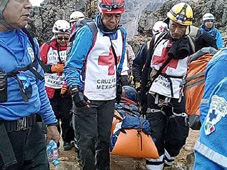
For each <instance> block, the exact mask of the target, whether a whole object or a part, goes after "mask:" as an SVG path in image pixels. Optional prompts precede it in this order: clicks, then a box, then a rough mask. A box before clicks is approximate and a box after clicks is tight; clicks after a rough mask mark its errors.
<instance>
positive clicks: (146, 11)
mask: <svg viewBox="0 0 227 170" xmlns="http://www.w3.org/2000/svg"><path fill="white" fill-rule="evenodd" d="M177 2H180V1H178V0H176V1H174V0H171V1H167V0H151V1H147V0H140V1H138V0H126V12H125V13H124V15H123V16H122V20H121V24H122V25H123V26H124V27H125V28H126V29H127V31H128V38H129V41H130V42H129V43H130V44H133V47H134V49H135V52H137V51H138V48H139V46H140V44H141V43H143V42H144V41H146V40H147V39H148V38H150V34H149V33H150V28H151V27H152V26H153V24H154V23H155V22H156V21H157V20H164V19H165V18H166V13H167V12H168V11H169V10H170V8H171V7H172V6H173V5H174V4H176V3H177ZM181 2H182V1H181ZM186 2H187V1H186ZM188 3H189V4H190V5H191V6H192V8H193V11H194V17H195V20H194V23H193V24H194V25H195V26H200V25H201V24H202V20H201V18H202V16H203V14H205V13H206V12H211V13H213V14H214V16H215V17H216V23H215V24H216V27H217V28H218V29H220V30H221V32H222V34H223V39H224V41H226V39H227V36H226V34H225V30H226V29H227V26H226V23H227V4H226V3H225V0H194V1H188ZM75 10H80V11H83V12H84V13H85V14H86V16H87V17H90V18H94V16H95V15H96V13H97V0H44V2H43V3H42V4H41V6H40V7H35V8H34V9H33V10H32V13H31V21H30V23H29V27H30V28H31V30H32V31H33V32H34V34H35V35H36V36H37V38H38V40H39V42H40V44H42V43H43V42H46V41H48V40H49V39H50V38H51V37H52V36H53V34H52V31H51V30H52V26H53V24H54V22H55V21H56V20H58V19H65V20H69V16H70V14H71V13H72V12H73V11H75ZM141 36H142V37H141ZM134 44H135V45H134Z"/></svg>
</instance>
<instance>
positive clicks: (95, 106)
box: [75, 100, 115, 170]
mask: <svg viewBox="0 0 227 170" xmlns="http://www.w3.org/2000/svg"><path fill="white" fill-rule="evenodd" d="M114 103H115V100H110V101H91V104H90V108H78V107H76V111H75V130H76V139H77V144H78V147H79V152H80V156H81V160H82V166H83V170H109V169H110V155H109V145H110V132H111V126H112V119H113V115H114Z"/></svg>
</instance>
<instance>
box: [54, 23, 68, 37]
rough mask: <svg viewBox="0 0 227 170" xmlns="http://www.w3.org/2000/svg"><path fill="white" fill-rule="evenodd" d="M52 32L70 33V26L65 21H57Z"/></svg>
mask: <svg viewBox="0 0 227 170" xmlns="http://www.w3.org/2000/svg"><path fill="white" fill-rule="evenodd" d="M52 32H53V33H54V34H57V33H70V24H69V23H68V22H67V21H66V20H57V21H56V22H55V23H54V26H53V29H52Z"/></svg>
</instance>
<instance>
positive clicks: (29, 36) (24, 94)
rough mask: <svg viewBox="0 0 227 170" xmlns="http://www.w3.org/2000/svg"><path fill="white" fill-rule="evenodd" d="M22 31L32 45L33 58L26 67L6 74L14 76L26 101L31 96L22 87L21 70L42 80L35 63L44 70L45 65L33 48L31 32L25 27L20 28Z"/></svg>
mask: <svg viewBox="0 0 227 170" xmlns="http://www.w3.org/2000/svg"><path fill="white" fill-rule="evenodd" d="M22 30H23V32H24V33H25V34H27V36H28V39H29V41H30V43H31V45H32V49H33V51H34V60H33V62H32V63H30V64H29V65H28V66H26V67H22V68H19V69H18V70H16V71H12V72H9V73H6V75H7V78H9V77H14V78H15V79H16V80H17V82H18V84H19V88H20V92H21V95H22V98H23V100H24V101H25V102H28V99H29V98H30V97H31V96H29V95H28V94H27V93H26V92H25V89H24V87H23V83H22V80H21V78H20V77H19V76H18V75H19V74H20V73H21V72H24V71H27V70H29V71H31V72H32V73H33V74H34V75H35V76H36V77H37V78H38V79H40V80H43V79H44V77H43V76H42V75H40V73H39V72H37V71H36V69H35V67H36V65H37V63H39V64H40V66H41V67H42V68H43V69H44V70H45V67H46V66H45V65H44V63H43V62H42V61H41V60H40V59H39V57H38V55H37V52H36V49H35V43H34V40H33V37H32V36H31V34H30V33H29V31H28V30H27V29H26V28H22Z"/></svg>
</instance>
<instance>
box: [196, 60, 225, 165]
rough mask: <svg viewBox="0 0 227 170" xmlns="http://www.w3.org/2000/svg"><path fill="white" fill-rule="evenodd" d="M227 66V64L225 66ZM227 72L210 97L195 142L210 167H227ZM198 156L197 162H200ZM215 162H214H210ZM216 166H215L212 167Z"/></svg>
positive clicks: (199, 152) (197, 150)
mask: <svg viewBox="0 0 227 170" xmlns="http://www.w3.org/2000/svg"><path fill="white" fill-rule="evenodd" d="M225 64H227V63H225ZM225 67H227V65H226V66H225ZM226 129H227V72H226V77H225V78H224V79H223V80H222V81H221V82H220V83H218V85H217V86H216V87H215V88H214V90H213V91H212V93H211V97H210V99H209V110H208V112H207V116H206V118H205V121H204V122H203V124H202V127H201V129H200V137H199V140H198V141H197V142H196V144H195V148H194V149H195V151H196V154H200V155H202V156H204V157H206V158H207V159H208V160H209V162H205V161H204V160H203V164H205V165H209V169H217V167H220V169H227V145H226V141H227V135H226ZM200 158H201V157H200V156H199V155H198V156H196V162H200V164H201V160H200ZM210 161H211V162H213V163H214V164H211V163H210ZM212 166H214V167H212Z"/></svg>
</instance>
